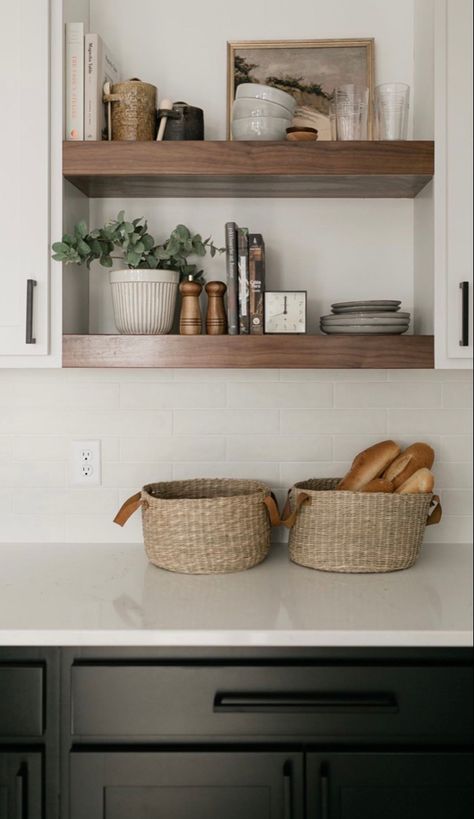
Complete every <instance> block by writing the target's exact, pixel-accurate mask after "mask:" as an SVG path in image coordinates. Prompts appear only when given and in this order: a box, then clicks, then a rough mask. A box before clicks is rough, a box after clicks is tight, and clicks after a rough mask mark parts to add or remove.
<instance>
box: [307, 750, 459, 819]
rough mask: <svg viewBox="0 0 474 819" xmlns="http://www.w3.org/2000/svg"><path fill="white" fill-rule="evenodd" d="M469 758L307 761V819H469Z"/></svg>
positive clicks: (336, 756)
mask: <svg viewBox="0 0 474 819" xmlns="http://www.w3.org/2000/svg"><path fill="white" fill-rule="evenodd" d="M472 782H473V774H472V755H471V754H469V753H449V754H446V753H442V754H438V753H395V754H394V753H384V752H383V751H380V752H373V753H330V754H319V753H317V754H309V755H308V757H307V804H308V819H425V818H426V819H468V817H470V816H472V807H473V801H472V799H473V792H472Z"/></svg>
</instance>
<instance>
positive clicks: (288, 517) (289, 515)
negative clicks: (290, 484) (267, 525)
mask: <svg viewBox="0 0 474 819" xmlns="http://www.w3.org/2000/svg"><path fill="white" fill-rule="evenodd" d="M290 492H291V489H290ZM290 492H288V498H287V501H286V504H285V508H284V510H283V516H284V520H282V525H283V526H286V528H287V529H291V528H292V527H293V526H294V525H295V523H296V520H297V518H298V515H299V513H300V509H301V507H302V506H303V504H304V503H306V502H307V501H309V500H311V498H310V496H309V495H307V494H306V492H300V493H299V495H298V498H297V501H296V506H295V508H294V510H293V512H291V511H290Z"/></svg>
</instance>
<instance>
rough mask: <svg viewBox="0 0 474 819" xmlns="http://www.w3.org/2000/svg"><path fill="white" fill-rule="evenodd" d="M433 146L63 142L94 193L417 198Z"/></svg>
mask: <svg viewBox="0 0 474 819" xmlns="http://www.w3.org/2000/svg"><path fill="white" fill-rule="evenodd" d="M433 173H434V143H433V142H430V141H408V140H407V141H396V142H395V141H394V142H375V141H373V142H371V141H365V142H299V143H298V142H224V141H223V142H211V141H204V142H65V143H64V146H63V174H64V177H65V178H66V179H67V180H69V182H72V184H73V185H75V186H76V187H77V188H79V190H81V191H82V192H83V193H85V194H87V196H90V197H119V198H121V197H157V196H183V197H196V196H200V197H219V196H226V197H306V198H308V197H332V198H334V197H335V198H337V197H341V198H357V197H362V198H364V197H369V198H409V199H411V198H413V197H415V196H416V195H417V194H418V193H419V192H420V191H421V190H422V188H424V187H425V185H426V184H427V183H428V182H429V181H430V179H431V178H432V176H433Z"/></svg>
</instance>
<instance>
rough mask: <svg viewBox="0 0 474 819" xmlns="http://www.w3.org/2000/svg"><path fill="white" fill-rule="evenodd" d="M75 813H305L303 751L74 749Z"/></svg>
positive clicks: (248, 818) (140, 817)
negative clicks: (117, 750)
mask: <svg viewBox="0 0 474 819" xmlns="http://www.w3.org/2000/svg"><path fill="white" fill-rule="evenodd" d="M70 776H71V814H70V816H71V819H303V794H304V786H303V755H302V754H298V753H295V754H292V753H289V754H285V753H279V752H277V753H273V752H262V753H246V752H229V751H221V752H217V751H216V752H213V753H208V752H195V753H193V752H191V753H181V752H170V753H148V752H143V753H137V752H136V753H120V752H111V753H96V752H93V753H81V752H79V753H72V754H71V757H70Z"/></svg>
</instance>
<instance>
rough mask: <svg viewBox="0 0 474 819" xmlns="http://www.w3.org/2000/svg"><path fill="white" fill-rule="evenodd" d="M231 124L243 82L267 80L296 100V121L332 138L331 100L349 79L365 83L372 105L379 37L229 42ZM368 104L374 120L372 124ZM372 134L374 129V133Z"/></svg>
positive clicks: (321, 136) (228, 91)
mask: <svg viewBox="0 0 474 819" xmlns="http://www.w3.org/2000/svg"><path fill="white" fill-rule="evenodd" d="M227 49H228V75H227V80H228V86H227V113H228V118H227V126H228V136H229V137H230V133H231V128H230V126H231V120H232V103H233V101H234V98H235V91H236V89H237V86H238V85H240V84H241V83H263V84H264V85H271V86H273V87H274V88H280V89H281V90H282V91H287V92H288V93H289V94H291V95H292V96H293V97H295V99H296V101H297V108H296V112H295V120H294V122H295V124H297V125H303V124H306V125H311V126H312V127H314V128H317V129H318V132H319V139H326V140H328V139H331V127H330V119H329V108H330V100H331V97H332V95H333V93H334V89H335V88H337V87H338V86H340V85H344V84H346V83H355V84H356V85H365V86H367V87H368V89H369V106H370V105H371V100H372V94H373V86H374V40H373V38H367V39H356V40H275V41H272V40H262V41H244V42H229V43H227ZM371 119H372V117H371V110H370V108H369V123H370V122H371ZM369 134H370V131H369Z"/></svg>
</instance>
